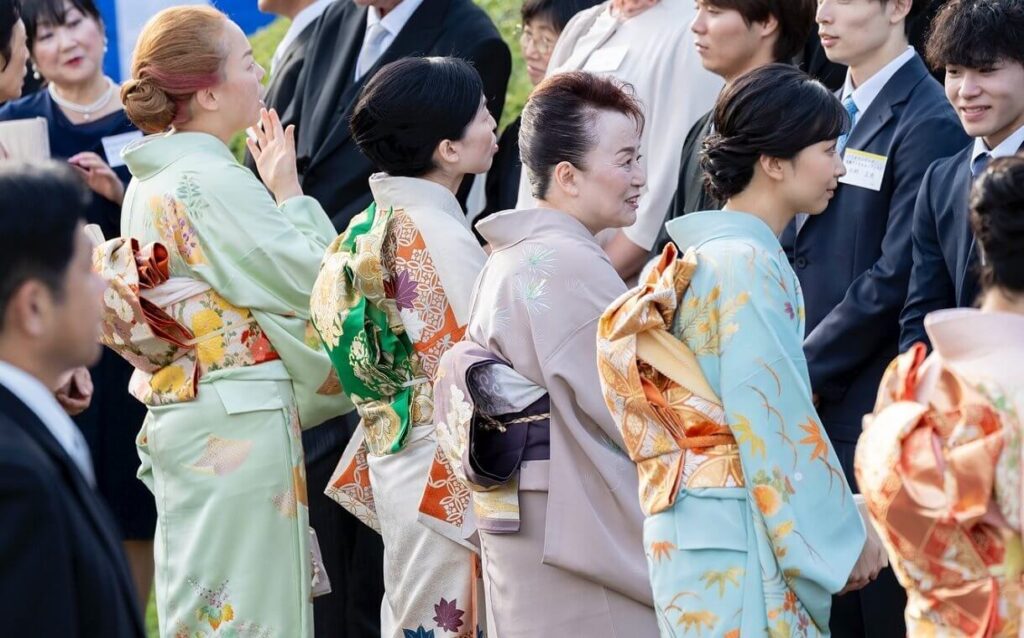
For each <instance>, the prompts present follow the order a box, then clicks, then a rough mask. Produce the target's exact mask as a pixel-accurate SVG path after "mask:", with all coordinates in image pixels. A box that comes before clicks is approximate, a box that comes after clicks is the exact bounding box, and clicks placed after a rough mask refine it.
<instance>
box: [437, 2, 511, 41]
mask: <svg viewBox="0 0 1024 638" xmlns="http://www.w3.org/2000/svg"><path fill="white" fill-rule="evenodd" d="M445 28H446V30H448V31H450V32H453V33H458V34H460V36H462V37H467V36H468V37H469V38H470V39H471V40H472V41H473V42H475V43H479V42H483V41H486V40H501V33H499V32H498V27H496V26H495V25H494V21H493V20H491V16H489V15H488V14H487V12H486V11H484V10H483V9H482V8H480V7H479V6H477V5H476V4H475V3H474V2H472V0H452V3H451V5H449V9H448V15H447V16H446V18H445Z"/></svg>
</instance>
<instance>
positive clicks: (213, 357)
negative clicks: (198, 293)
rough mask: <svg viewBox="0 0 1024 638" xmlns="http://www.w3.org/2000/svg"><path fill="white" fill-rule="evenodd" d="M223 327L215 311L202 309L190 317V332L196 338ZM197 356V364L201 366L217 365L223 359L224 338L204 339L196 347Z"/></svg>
mask: <svg viewBox="0 0 1024 638" xmlns="http://www.w3.org/2000/svg"><path fill="white" fill-rule="evenodd" d="M222 327H224V322H223V321H222V320H221V318H220V315H218V314H217V311H215V310H210V309H204V310H200V311H199V312H197V313H196V314H195V315H193V316H192V332H193V333H194V334H195V335H196V338H200V339H201V338H202V337H203V335H207V334H210V333H211V332H214V331H216V330H220V329H221V328H222ZM196 350H197V351H198V354H199V362H200V363H202V364H203V365H207V366H208V365H211V364H214V363H219V362H220V361H221V360H222V359H223V358H224V338H223V337H221V336H220V335H218V336H216V337H211V338H209V339H206V340H204V341H202V342H200V343H199V344H197V346H196Z"/></svg>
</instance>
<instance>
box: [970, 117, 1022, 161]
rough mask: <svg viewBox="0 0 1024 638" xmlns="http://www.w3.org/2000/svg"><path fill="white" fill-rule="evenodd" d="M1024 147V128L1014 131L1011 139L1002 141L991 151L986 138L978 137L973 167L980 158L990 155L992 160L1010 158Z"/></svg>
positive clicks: (973, 153) (975, 142) (975, 141)
mask: <svg viewBox="0 0 1024 638" xmlns="http://www.w3.org/2000/svg"><path fill="white" fill-rule="evenodd" d="M1021 146H1024V126H1022V127H1020V128H1019V129H1017V130H1016V131H1014V132H1013V133H1012V134H1011V135H1010V137H1008V138H1006V139H1005V140H1003V141H1002V143H1001V144H999V146H997V147H995V148H992V149H990V148H989V147H988V144H986V143H985V138H983V137H976V138H974V151H973V152H972V153H971V166H974V161H975V160H976V159H978V157H979V156H981V155H983V154H985V153H988V154H989V155H991V156H992V159H998V158H1000V157H1009V156H1011V155H1016V154H1017V151H1019V150H1020V147H1021Z"/></svg>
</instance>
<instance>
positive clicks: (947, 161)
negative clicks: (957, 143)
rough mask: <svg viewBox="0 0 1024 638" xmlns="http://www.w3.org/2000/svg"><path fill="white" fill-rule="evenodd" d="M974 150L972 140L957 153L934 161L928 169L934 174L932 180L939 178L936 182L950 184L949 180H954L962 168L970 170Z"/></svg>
mask: <svg viewBox="0 0 1024 638" xmlns="http://www.w3.org/2000/svg"><path fill="white" fill-rule="evenodd" d="M973 150H974V142H973V141H972V142H971V143H970V144H969V145H967V146H966V147H965V148H963V149H962V150H961V151H960V152H959V153H957V154H956V155H951V156H949V157H943V158H941V159H937V160H935V161H934V162H932V165H931V166H930V167H929V168H928V171H929V172H930V173H931V174H932V180H938V181H937V182H936V183H942V184H948V183H949V180H952V179H953V177H954V176H955V175H956V174H957V172H958V171H960V170H962V169H967V170H969V165H970V161H971V152H972V151H973Z"/></svg>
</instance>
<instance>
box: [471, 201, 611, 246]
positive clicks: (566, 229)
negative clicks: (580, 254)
mask: <svg viewBox="0 0 1024 638" xmlns="http://www.w3.org/2000/svg"><path fill="white" fill-rule="evenodd" d="M476 229H477V231H479V232H480V234H481V235H482V236H483V238H484V239H486V240H487V242H488V243H489V244H490V245H491V247H492V249H494V250H501V249H503V248H508V247H509V246H514V245H515V244H518V243H519V242H521V241H523V240H526V239H530V238H533V237H536V236H538V235H541V234H558V235H571V236H576V237H579V238H581V239H586V240H587V241H591V242H594V243H597V240H596V239H595V238H594V235H593V234H592V233H591V232H590V231H589V230H588V229H587V227H586V226H584V225H583V223H582V222H580V221H579V220H578V219H576V218H575V217H573V216H572V215H570V214H569V213H563V212H562V211H560V210H555V209H553V208H529V209H526V210H507V211H505V212H503V213H498V214H497V215H491V216H490V217H487V218H486V219H484V220H483V221H481V222H480V223H479V224H477V225H476Z"/></svg>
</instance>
